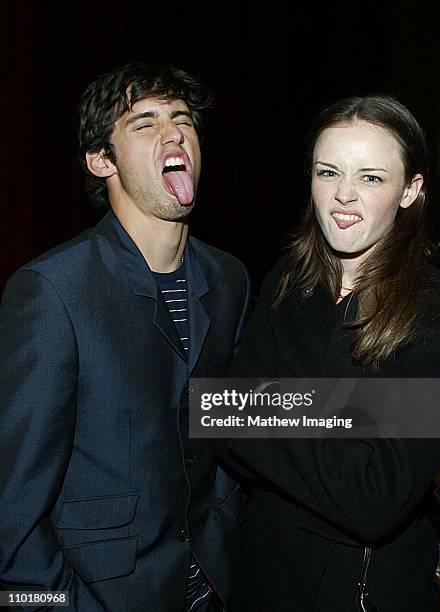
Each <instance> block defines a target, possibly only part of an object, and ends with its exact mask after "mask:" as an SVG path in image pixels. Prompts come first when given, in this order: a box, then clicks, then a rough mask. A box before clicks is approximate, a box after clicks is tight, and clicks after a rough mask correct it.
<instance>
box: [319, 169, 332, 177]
mask: <svg viewBox="0 0 440 612" xmlns="http://www.w3.org/2000/svg"><path fill="white" fill-rule="evenodd" d="M318 176H324V177H328V178H333V177H334V176H336V172H335V171H334V170H318Z"/></svg>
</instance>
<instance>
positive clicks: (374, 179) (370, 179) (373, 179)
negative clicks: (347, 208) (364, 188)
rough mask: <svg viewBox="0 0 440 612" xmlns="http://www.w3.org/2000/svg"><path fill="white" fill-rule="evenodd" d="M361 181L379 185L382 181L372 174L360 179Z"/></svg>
mask: <svg viewBox="0 0 440 612" xmlns="http://www.w3.org/2000/svg"><path fill="white" fill-rule="evenodd" d="M362 180H363V181H365V182H366V183H381V182H382V179H381V178H380V176H375V175H374V174H366V175H365V176H363V177H362Z"/></svg>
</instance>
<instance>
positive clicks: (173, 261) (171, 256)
mask: <svg viewBox="0 0 440 612" xmlns="http://www.w3.org/2000/svg"><path fill="white" fill-rule="evenodd" d="M113 211H114V213H115V215H116V216H117V218H118V220H119V222H120V223H121V225H122V227H123V228H124V229H125V231H126V232H127V234H128V235H129V236H130V238H131V239H132V240H133V242H134V243H135V244H136V246H137V247H138V249H139V250H140V252H141V253H142V255H143V256H144V259H145V261H146V262H147V264H148V266H149V268H150V270H152V271H153V272H173V271H174V270H177V268H178V267H179V266H180V264H181V262H182V259H183V252H184V250H185V244H186V240H187V237H188V223H187V220H186V219H185V220H182V221H165V220H163V219H158V218H156V217H147V216H146V215H145V214H144V213H142V212H141V211H140V210H138V209H134V210H132V211H130V213H129V214H127V212H125V211H124V212H122V211H121V210H120V209H118V207H115V206H114V207H113Z"/></svg>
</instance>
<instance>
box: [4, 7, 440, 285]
mask: <svg viewBox="0 0 440 612" xmlns="http://www.w3.org/2000/svg"><path fill="white" fill-rule="evenodd" d="M434 11H436V12H438V9H430V12H427V11H426V10H425V11H424V12H422V11H421V10H420V11H417V10H415V7H414V5H413V4H412V3H410V2H409V1H407V0H403V1H402V2H400V3H395V2H391V0H388V1H387V0H382V1H379V0H372V1H371V2H369V3H356V2H348V0H347V1H343V2H337V3H326V2H324V1H320V0H316V1H315V2H309V1H308V0H296V1H295V2H289V3H287V2H286V3H285V4H284V3H282V2H271V3H263V4H262V5H260V4H259V3H256V2H245V1H243V2H237V1H236V2H230V1H228V0H225V1H223V2H207V1H205V2H191V1H190V2H188V1H186V2H183V1H173V0H169V1H167V2H164V1H163V0H151V1H147V0H131V1H130V2H126V1H124V0H114V1H111V0H95V1H94V2H90V1H89V0H58V2H49V1H48V0H14V1H12V0H11V1H6V2H5V1H3V2H1V3H0V49H1V54H0V62H1V67H2V89H1V94H0V96H1V97H0V108H1V111H2V119H3V125H2V128H3V129H2V135H3V139H2V147H1V189H2V190H1V195H2V198H1V205H2V208H3V215H2V224H1V234H0V240H1V244H0V262H1V263H0V288H1V286H2V285H3V283H4V282H5V280H6V278H7V277H8V276H9V274H11V273H12V272H13V271H14V270H15V269H16V268H17V267H18V266H19V265H21V264H22V263H24V262H25V261H27V260H29V259H30V258H32V257H34V256H36V255H38V254H40V253H42V252H43V251H44V250H46V249H48V248H50V247H52V246H54V245H55V244H57V243H59V242H61V241H63V240H66V239H68V238H70V237H71V236H73V235H75V234H76V233H78V232H79V231H81V230H82V229H84V228H86V227H87V226H88V225H91V224H93V223H94V222H95V221H96V220H97V218H98V217H99V213H98V212H97V211H94V210H93V209H91V208H90V206H89V204H88V202H87V201H86V197H85V195H84V193H83V189H82V174H81V171H80V169H79V166H78V164H77V161H76V153H75V149H76V109H77V106H78V102H79V99H80V96H81V93H82V91H83V90H84V88H85V87H86V86H87V84H88V83H89V82H90V81H91V80H92V79H94V78H95V77H96V76H97V75H98V74H99V73H101V72H103V71H106V70H109V69H112V68H113V67H115V66H117V65H119V64H122V63H125V62H128V61H131V60H135V59H147V60H153V61H158V62H172V63H174V64H176V65H179V66H182V67H184V68H186V69H187V70H189V71H191V72H193V73H195V74H196V75H198V76H199V77H200V78H201V79H202V80H203V81H204V82H206V84H208V85H209V86H210V88H211V89H212V90H213V92H214V94H215V97H216V107H215V108H214V110H213V111H212V112H211V113H210V114H209V116H208V120H207V125H206V142H205V146H204V164H203V173H202V181H201V185H200V194H199V198H198V203H197V209H196V211H195V212H194V213H193V218H192V221H191V224H192V233H193V234H195V235H197V236H198V237H200V238H201V239H203V240H206V241H208V242H210V243H212V244H215V245H217V246H218V247H220V248H224V249H226V250H229V251H231V252H233V253H235V254H237V255H238V256H239V257H241V258H242V259H243V261H244V262H245V263H246V264H247V266H248V268H249V270H250V272H251V276H252V278H253V280H254V285H255V287H256V290H257V288H258V285H259V283H260V281H261V279H262V277H263V275H264V274H265V272H266V271H267V270H268V268H269V267H270V266H272V265H273V263H274V261H275V260H276V259H277V258H278V257H279V255H280V252H281V247H282V246H283V244H285V242H286V234H287V232H288V230H289V229H290V228H291V227H292V226H293V225H294V224H295V223H296V222H297V220H298V218H299V216H300V214H301V206H302V203H303V201H304V200H305V198H306V194H307V182H306V178H305V177H304V172H303V158H304V142H305V135H306V133H307V130H308V128H309V126H310V123H311V120H312V118H313V116H314V115H315V114H316V112H317V111H318V110H319V109H320V108H321V107H322V106H323V105H324V104H326V103H328V102H331V101H333V100H335V99H337V98H340V97H343V96H345V95H349V94H363V93H369V92H373V91H390V92H391V93H395V94H397V95H399V96H400V97H401V99H402V100H403V101H404V102H406V103H407V104H409V106H410V107H411V108H412V110H413V111H414V112H415V113H416V114H417V116H418V117H419V118H420V120H421V121H422V123H423V124H424V125H425V127H426V129H427V132H428V135H429V137H430V140H431V143H432V150H433V162H434V169H435V168H436V164H437V158H438V155H437V147H438V132H439V108H440V107H439V95H440V83H439V81H440V73H439V71H438V70H437V59H438V56H439V51H440V49H439V47H440V43H439V37H438V33H437V24H438V23H439V22H438V18H437V17H438V16H437V15H436V14H434Z"/></svg>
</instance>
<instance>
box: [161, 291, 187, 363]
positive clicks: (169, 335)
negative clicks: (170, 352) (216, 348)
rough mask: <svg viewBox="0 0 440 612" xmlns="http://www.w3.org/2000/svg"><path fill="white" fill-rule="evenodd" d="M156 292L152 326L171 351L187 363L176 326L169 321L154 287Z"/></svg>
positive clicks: (166, 311) (168, 313) (167, 311)
mask: <svg viewBox="0 0 440 612" xmlns="http://www.w3.org/2000/svg"><path fill="white" fill-rule="evenodd" d="M156 291H157V295H156V307H155V309H154V318H153V325H154V327H156V328H157V329H158V330H159V331H160V333H161V334H162V335H163V336H164V337H165V339H166V340H167V342H168V343H169V344H170V345H171V346H172V347H173V349H174V350H175V351H176V352H177V353H179V355H180V356H181V357H182V359H184V360H185V361H187V356H186V353H185V349H184V348H183V345H182V342H181V340H180V338H179V336H178V334H177V330H176V326H175V325H174V322H173V320H172V319H171V315H170V312H169V310H168V307H167V305H166V303H165V300H164V299H163V295H162V294H161V292H160V289H159V287H156Z"/></svg>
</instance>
